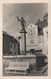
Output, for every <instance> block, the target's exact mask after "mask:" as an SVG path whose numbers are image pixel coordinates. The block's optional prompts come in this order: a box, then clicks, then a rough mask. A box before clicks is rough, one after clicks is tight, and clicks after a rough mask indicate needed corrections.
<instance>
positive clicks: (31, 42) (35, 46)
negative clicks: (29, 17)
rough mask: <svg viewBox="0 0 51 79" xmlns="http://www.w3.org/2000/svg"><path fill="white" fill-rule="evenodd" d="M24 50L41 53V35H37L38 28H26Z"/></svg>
mask: <svg viewBox="0 0 51 79" xmlns="http://www.w3.org/2000/svg"><path fill="white" fill-rule="evenodd" d="M26 30H27V37H26V50H27V51H33V50H34V51H41V52H42V51H43V35H39V33H38V26H37V25H34V24H30V25H29V26H28V27H27V29H26Z"/></svg>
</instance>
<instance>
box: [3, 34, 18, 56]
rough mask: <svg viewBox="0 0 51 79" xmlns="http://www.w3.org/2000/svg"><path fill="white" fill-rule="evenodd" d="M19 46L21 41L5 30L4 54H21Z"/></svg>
mask: <svg viewBox="0 0 51 79" xmlns="http://www.w3.org/2000/svg"><path fill="white" fill-rule="evenodd" d="M19 47H20V46H19V42H18V41H17V40H16V39H15V38H14V37H13V36H10V35H9V34H7V33H6V32H3V55H17V54H20V48H19ZM18 51H19V52H18Z"/></svg>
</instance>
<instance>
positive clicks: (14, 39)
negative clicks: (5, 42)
mask: <svg viewBox="0 0 51 79" xmlns="http://www.w3.org/2000/svg"><path fill="white" fill-rule="evenodd" d="M3 35H5V36H7V37H9V38H10V41H12V42H18V41H17V39H16V38H14V37H13V36H11V35H9V34H8V33H7V32H4V31H3Z"/></svg>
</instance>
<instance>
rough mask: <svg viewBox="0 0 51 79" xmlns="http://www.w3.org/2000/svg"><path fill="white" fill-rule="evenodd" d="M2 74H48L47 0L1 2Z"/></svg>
mask: <svg viewBox="0 0 51 79" xmlns="http://www.w3.org/2000/svg"><path fill="white" fill-rule="evenodd" d="M2 37H3V39H2V42H3V46H2V50H3V52H2V65H3V67H2V70H3V72H2V75H3V76H48V3H3V30H2Z"/></svg>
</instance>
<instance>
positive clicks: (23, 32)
mask: <svg viewBox="0 0 51 79" xmlns="http://www.w3.org/2000/svg"><path fill="white" fill-rule="evenodd" d="M20 33H21V54H23V55H25V54H26V33H27V32H26V30H21V31H20Z"/></svg>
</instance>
